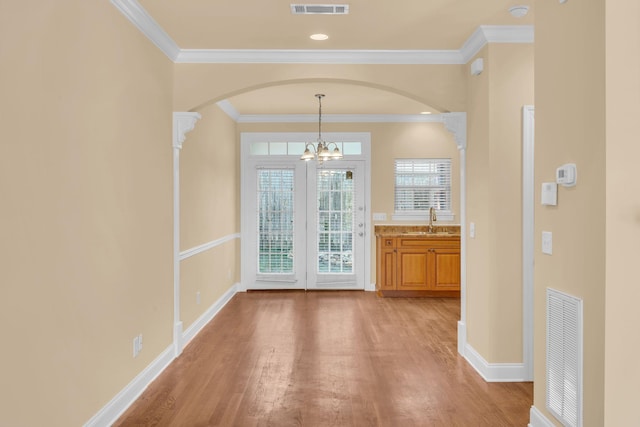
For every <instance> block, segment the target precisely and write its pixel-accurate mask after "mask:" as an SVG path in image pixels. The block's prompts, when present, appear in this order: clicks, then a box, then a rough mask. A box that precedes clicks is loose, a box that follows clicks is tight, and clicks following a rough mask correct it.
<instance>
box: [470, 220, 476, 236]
mask: <svg viewBox="0 0 640 427" xmlns="http://www.w3.org/2000/svg"><path fill="white" fill-rule="evenodd" d="M469 237H471V238H472V239H475V237H476V223H475V222H470V223H469Z"/></svg>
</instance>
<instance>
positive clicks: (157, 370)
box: [84, 283, 239, 427]
mask: <svg viewBox="0 0 640 427" xmlns="http://www.w3.org/2000/svg"><path fill="white" fill-rule="evenodd" d="M238 285H239V284H238V283H236V284H234V285H233V286H231V287H230V288H229V289H228V290H227V291H226V292H225V293H224V294H223V295H222V296H221V297H220V298H218V300H217V301H216V302H215V303H213V305H211V307H210V308H209V309H208V310H207V311H205V312H204V313H203V314H202V316H200V317H199V318H198V320H196V321H195V322H194V323H193V324H192V325H191V326H190V327H189V328H188V329H187V330H186V331H185V333H184V334H181V341H182V342H184V343H189V342H191V341H192V340H193V339H194V338H195V337H196V336H197V335H198V334H199V333H200V331H201V330H202V328H204V327H205V326H206V325H207V324H208V323H209V322H210V321H211V320H212V319H213V318H214V317H215V316H217V315H218V313H219V312H220V310H222V308H223V307H224V306H225V305H226V304H227V303H228V302H229V301H230V300H231V298H233V296H234V295H235V294H236V293H237V292H238ZM175 357H177V356H176V355H175V354H174V345H170V346H169V347H168V348H167V349H166V350H164V351H163V352H162V353H160V355H159V356H158V357H157V358H156V359H155V360H154V361H153V362H151V364H150V365H149V366H147V367H146V368H145V369H144V370H143V371H142V372H140V373H139V374H138V375H137V376H136V377H135V378H134V379H133V381H131V382H130V383H129V384H127V386H126V387H125V388H123V389H122V390H121V391H120V392H119V393H118V394H117V395H116V396H115V397H114V398H113V399H111V401H110V402H109V403H107V404H106V405H105V406H104V407H103V408H102V409H100V410H99V411H98V412H97V413H96V414H95V415H94V416H93V417H91V419H90V420H89V421H87V422H86V423H85V424H84V427H102V426H110V425H111V424H113V423H114V422H115V421H116V420H117V419H118V418H119V417H120V416H121V415H122V414H123V413H124V412H125V411H126V410H127V409H128V408H129V406H131V405H132V404H133V403H134V402H135V401H136V400H137V399H138V397H140V395H141V394H142V392H144V391H145V390H146V389H147V387H148V386H149V384H151V383H152V382H153V381H154V380H155V379H156V378H157V377H158V375H160V374H161V373H162V372H163V371H164V370H165V369H166V368H167V367H168V366H169V365H170V364H171V362H172V361H173V359H174V358H175Z"/></svg>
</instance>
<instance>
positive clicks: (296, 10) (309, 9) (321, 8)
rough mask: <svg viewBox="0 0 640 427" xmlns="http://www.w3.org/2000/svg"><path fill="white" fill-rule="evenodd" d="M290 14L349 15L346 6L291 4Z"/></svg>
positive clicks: (347, 6)
mask: <svg viewBox="0 0 640 427" xmlns="http://www.w3.org/2000/svg"><path fill="white" fill-rule="evenodd" d="M291 13H293V14H294V15H346V14H348V13H349V5H348V4H292V5H291Z"/></svg>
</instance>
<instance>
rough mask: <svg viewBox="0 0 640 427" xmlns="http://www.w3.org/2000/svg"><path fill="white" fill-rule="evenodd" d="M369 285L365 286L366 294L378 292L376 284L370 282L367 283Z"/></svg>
mask: <svg viewBox="0 0 640 427" xmlns="http://www.w3.org/2000/svg"><path fill="white" fill-rule="evenodd" d="M367 283H369V284H368V285H365V286H364V291H365V292H375V291H376V284H375V283H370V282H367Z"/></svg>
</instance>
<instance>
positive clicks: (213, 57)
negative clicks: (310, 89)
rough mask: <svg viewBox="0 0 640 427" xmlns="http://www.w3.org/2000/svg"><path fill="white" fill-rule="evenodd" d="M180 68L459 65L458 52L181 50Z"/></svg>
mask: <svg viewBox="0 0 640 427" xmlns="http://www.w3.org/2000/svg"><path fill="white" fill-rule="evenodd" d="M175 62H176V63H178V64H395V65H458V64H464V58H463V56H462V55H461V53H460V51H458V50H310V49H309V50H306V49H181V50H180V52H179V53H178V55H177V57H176V58H175Z"/></svg>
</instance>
